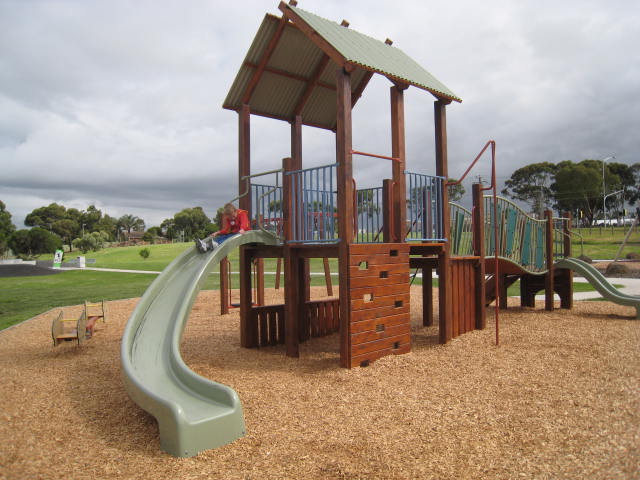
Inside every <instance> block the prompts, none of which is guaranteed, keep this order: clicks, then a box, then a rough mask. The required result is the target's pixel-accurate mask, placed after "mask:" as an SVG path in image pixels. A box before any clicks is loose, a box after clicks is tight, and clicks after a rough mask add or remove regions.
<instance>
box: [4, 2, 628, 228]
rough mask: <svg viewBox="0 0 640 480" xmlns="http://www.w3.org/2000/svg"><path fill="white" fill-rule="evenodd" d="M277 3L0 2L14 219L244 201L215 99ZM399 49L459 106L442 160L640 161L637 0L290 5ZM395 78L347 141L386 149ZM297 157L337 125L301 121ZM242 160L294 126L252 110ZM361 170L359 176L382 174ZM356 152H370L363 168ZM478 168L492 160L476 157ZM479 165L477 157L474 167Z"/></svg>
mask: <svg viewBox="0 0 640 480" xmlns="http://www.w3.org/2000/svg"><path fill="white" fill-rule="evenodd" d="M277 5H278V1H277V0H242V1H222V0H188V1H179V0H175V1H170V0H137V1H135V2H132V1H129V0H126V1H125V0H120V1H119V0H109V1H107V0H102V1H99V0H49V1H45V0H0V167H1V168H0V200H2V201H4V202H5V204H6V205H7V209H8V210H9V211H10V212H11V213H12V215H13V220H14V223H15V224H16V225H18V226H19V227H21V226H22V222H23V220H24V217H25V215H26V214H27V213H29V212H30V211H32V210H33V209H34V208H37V207H40V206H43V205H48V204H49V203H51V202H58V203H61V204H63V205H65V206H66V207H75V208H79V209H84V208H86V207H87V206H88V205H91V204H93V205H96V206H97V207H98V208H100V209H102V211H103V212H105V213H108V214H109V215H111V216H114V217H119V216H121V215H123V214H125V213H131V214H134V215H137V216H139V217H141V218H143V219H144V220H145V221H146V223H147V226H151V225H158V224H159V223H160V222H161V221H162V220H163V219H165V218H168V217H171V216H173V214H174V213H176V212H178V211H180V210H181V209H183V208H187V207H193V206H197V205H199V206H202V207H204V208H205V211H206V212H207V213H208V214H209V215H213V214H214V213H215V209H216V208H217V207H218V206H220V205H221V204H223V203H224V202H225V201H226V200H228V199H230V198H231V197H233V196H235V195H236V194H237V186H236V180H235V179H236V178H237V114H236V113H234V112H231V111H228V110H223V109H222V103H223V101H224V98H225V96H226V94H227V91H228V90H229V88H230V86H231V84H232V82H233V79H234V78H235V75H236V72H237V70H238V68H239V66H240V64H241V62H242V60H243V58H244V56H245V53H246V51H247V49H248V47H249V45H250V44H251V41H252V39H253V36H254V34H255V33H256V31H257V29H258V26H259V24H260V22H261V21H262V18H263V16H264V14H265V13H267V12H270V13H274V14H279V10H278V9H277ZM298 6H299V7H300V8H303V9H305V10H309V11H311V12H314V13H316V14H319V15H321V16H323V17H325V18H328V19H331V20H334V21H337V22H340V21H341V20H342V19H347V20H348V21H349V22H350V24H351V27H350V28H353V29H355V30H358V31H360V32H362V33H365V34H368V35H370V36H373V37H376V38H379V39H381V40H384V39H385V38H387V37H389V38H391V39H393V41H394V46H396V47H398V48H400V49H402V50H404V51H405V52H406V53H407V54H409V55H410V56H411V57H413V58H414V59H415V60H416V61H418V62H419V63H420V64H421V65H423V66H424V67H425V68H426V69H427V70H429V71H430V72H431V73H432V74H434V75H435V76H436V77H437V78H438V79H439V80H441V81H442V82H443V83H444V84H446V85H447V86H448V87H449V88H450V89H451V90H453V91H454V92H455V93H456V94H457V95H458V96H460V97H461V98H462V99H463V103H462V104H452V105H451V106H450V107H449V109H448V135H449V165H450V167H449V169H450V174H451V176H458V175H460V174H461V173H462V172H463V171H464V170H465V168H466V166H467V165H468V164H469V162H470V161H471V160H472V159H473V158H474V157H475V155H476V153H477V152H478V151H479V150H480V149H481V148H482V146H483V145H484V144H485V142H486V141H487V140H488V139H495V140H496V142H497V147H498V150H497V151H498V169H499V173H498V175H499V177H500V178H501V180H502V181H504V180H505V179H506V178H508V177H509V176H510V174H511V173H512V172H513V171H514V170H515V169H516V168H518V167H520V166H522V165H525V164H527V163H532V162H540V161H551V162H558V161H561V160H574V161H580V160H582V159H584V158H603V157H606V156H608V155H612V154H615V156H616V161H619V162H623V163H627V164H633V163H636V162H639V161H640V155H639V152H640V134H639V132H640V50H639V48H638V46H639V45H640V2H636V1H632V0H601V1H597V0H567V1H563V2H558V1H547V0H519V1H510V0H487V1H483V2H479V1H476V0H446V1H445V0H405V1H402V2H392V1H389V0H300V1H299V4H298ZM388 90H389V82H388V80H386V79H384V78H382V77H378V76H376V77H374V79H373V80H372V81H371V83H370V84H369V87H368V88H367V90H366V91H365V93H364V96H363V98H362V99H361V100H360V102H358V104H357V106H356V108H355V110H354V142H353V143H354V148H356V149H358V150H365V151H370V152H376V153H382V154H390V151H391V145H390V143H391V141H390V138H389V122H390V120H389V111H388V110H389V93H388ZM433 100H434V98H433V97H432V96H431V95H430V94H428V93H426V92H424V91H421V90H418V89H415V88H410V89H409V90H408V91H407V93H406V99H405V109H406V124H407V154H408V168H409V169H410V170H412V171H416V172H421V173H428V174H433V173H435V172H434V160H433V158H434V154H433V106H432V105H433ZM303 135H304V136H303V143H304V147H303V148H304V151H303V156H304V162H305V166H307V165H317V164H325V163H332V162H333V161H334V159H333V158H332V155H333V152H335V150H334V148H335V147H334V138H333V135H332V134H330V133H327V132H325V131H322V130H318V129H314V128H309V127H305V129H304V132H303ZM251 140H252V144H251V150H252V152H251V153H252V170H253V172H258V171H263V170H270V169H273V168H278V167H279V166H280V159H281V158H282V157H285V156H288V155H289V126H288V124H286V123H284V122H280V121H276V120H266V119H262V118H259V117H252V139H251ZM357 162H358V160H356V163H355V164H354V170H355V173H356V176H357V180H358V185H359V186H374V185H377V184H378V183H379V178H382V177H383V176H384V177H388V176H390V167H389V165H386V164H385V163H384V161H380V162H379V163H376V162H370V161H367V163H366V165H362V163H361V164H360V165H359V164H358V163H357ZM363 163H364V162H363ZM485 163H487V162H485ZM477 174H481V175H484V176H485V177H486V176H487V175H488V168H487V167H482V168H480V169H479V170H477V171H476V172H474V175H477Z"/></svg>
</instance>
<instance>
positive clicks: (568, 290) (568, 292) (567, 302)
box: [560, 212, 573, 309]
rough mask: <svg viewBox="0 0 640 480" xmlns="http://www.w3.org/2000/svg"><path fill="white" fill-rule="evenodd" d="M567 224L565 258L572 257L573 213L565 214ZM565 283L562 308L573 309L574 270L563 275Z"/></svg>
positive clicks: (561, 299) (565, 224) (561, 301)
mask: <svg viewBox="0 0 640 480" xmlns="http://www.w3.org/2000/svg"><path fill="white" fill-rule="evenodd" d="M565 215H566V216H565V218H566V220H565V222H564V225H563V229H562V230H563V233H564V245H563V246H564V252H563V254H564V257H565V258H569V257H571V221H572V220H573V217H572V215H571V212H567V213H566V214H565ZM563 281H564V282H565V283H566V285H565V291H564V295H562V296H561V297H560V308H567V309H572V308H573V270H570V269H565V271H564V275H563Z"/></svg>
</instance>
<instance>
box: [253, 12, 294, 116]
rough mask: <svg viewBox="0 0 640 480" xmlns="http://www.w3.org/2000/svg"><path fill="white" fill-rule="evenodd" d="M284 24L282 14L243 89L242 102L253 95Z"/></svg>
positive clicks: (285, 21) (284, 19)
mask: <svg viewBox="0 0 640 480" xmlns="http://www.w3.org/2000/svg"><path fill="white" fill-rule="evenodd" d="M286 24H287V19H286V18H285V16H284V15H283V16H282V18H281V19H280V21H279V22H278V28H277V29H276V31H275V33H274V34H273V37H271V40H269V44H268V45H267V48H266V49H265V51H264V52H263V54H262V58H261V59H260V63H259V64H258V68H257V69H256V71H255V72H253V77H251V80H250V81H249V84H248V85H247V89H246V90H245V91H244V95H243V96H242V103H247V104H248V103H249V101H250V100H251V96H252V95H253V92H254V90H255V89H256V86H257V85H258V82H259V81H260V78H261V77H262V74H263V73H264V71H265V68H266V67H267V63H268V62H269V59H270V58H271V55H272V54H273V51H274V50H275V49H276V46H277V45H278V42H279V41H280V37H282V32H283V31H284V27H285V25H286Z"/></svg>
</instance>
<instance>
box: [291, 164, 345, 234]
mask: <svg viewBox="0 0 640 480" xmlns="http://www.w3.org/2000/svg"><path fill="white" fill-rule="evenodd" d="M337 165H338V164H337V163H334V164H332V165H325V166H322V167H313V168H305V169H302V170H295V171H293V172H285V176H289V177H290V182H291V186H292V189H291V190H292V191H291V228H292V232H293V238H292V239H291V240H290V242H292V243H336V242H338V241H339V238H338V236H337V230H338V229H337V218H338V213H337V203H338V202H337V195H338V193H337V190H336V185H337V183H336V173H337V172H336V170H337Z"/></svg>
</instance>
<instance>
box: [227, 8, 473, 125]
mask: <svg viewBox="0 0 640 480" xmlns="http://www.w3.org/2000/svg"><path fill="white" fill-rule="evenodd" d="M279 8H280V10H281V11H282V12H283V16H282V17H280V18H279V17H276V16H274V15H270V14H267V15H266V16H265V17H264V19H263V21H262V24H261V25H260V28H259V29H258V32H257V33H256V36H255V37H254V40H253V43H252V44H251V47H250V48H249V51H248V52H247V55H246V57H245V59H244V61H243V62H242V65H241V67H240V70H239V71H238V73H237V75H236V78H235V80H234V82H233V84H232V86H231V89H230V90H229V93H228V94H227V98H226V100H225V102H224V105H223V107H224V108H227V109H231V110H239V109H240V108H241V107H242V105H243V104H245V103H246V104H249V105H250V108H251V113H254V114H257V115H263V116H267V117H273V118H278V119H281V120H285V121H292V120H293V119H294V118H295V116H297V115H300V116H301V118H302V123H303V124H306V125H312V126H316V127H320V128H326V129H330V130H334V129H335V126H336V80H335V77H336V75H335V72H336V70H337V69H338V68H345V69H346V70H348V71H350V72H351V92H352V104H354V105H355V103H356V102H357V101H358V98H359V97H360V95H361V94H362V92H363V91H364V89H365V88H366V86H367V84H368V82H369V80H370V79H371V76H372V75H373V74H374V73H378V74H381V75H384V76H386V77H387V78H389V80H391V81H392V82H393V83H395V84H397V85H398V86H400V87H401V88H405V87H408V86H410V85H413V86H415V87H417V88H420V89H423V90H426V91H428V92H430V93H432V94H433V95H434V96H436V97H437V98H441V99H446V100H454V101H458V102H460V101H461V99H460V98H459V97H457V96H456V95H455V94H454V93H453V92H452V91H451V90H449V89H448V88H447V87H446V86H445V85H444V84H443V83H441V82H440V81H439V80H437V79H436V78H435V77H434V76H433V75H431V74H430V73H429V72H428V71H426V70H425V69H424V68H422V67H421V66H420V65H419V64H418V63H417V62H415V61H414V60H413V59H411V58H410V57H409V56H408V55H407V54H405V53H404V52H403V51H402V50H400V49H398V48H396V47H393V46H392V45H390V44H388V43H385V42H382V41H380V40H377V39H375V38H372V37H369V36H367V35H364V34H362V33H359V32H357V31H355V30H353V29H351V28H348V27H347V26H343V25H341V24H338V23H336V22H333V21H330V20H327V19H324V18H322V17H319V16H318V15H315V14H313V13H310V12H307V11H305V10H302V9H300V8H297V7H295V6H293V5H287V4H285V3H284V2H281V3H280V5H279Z"/></svg>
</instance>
